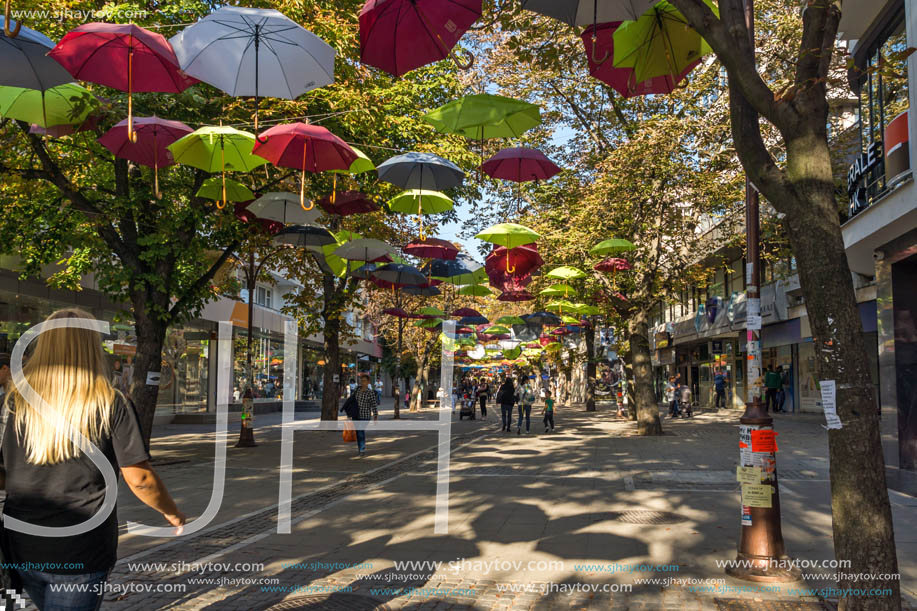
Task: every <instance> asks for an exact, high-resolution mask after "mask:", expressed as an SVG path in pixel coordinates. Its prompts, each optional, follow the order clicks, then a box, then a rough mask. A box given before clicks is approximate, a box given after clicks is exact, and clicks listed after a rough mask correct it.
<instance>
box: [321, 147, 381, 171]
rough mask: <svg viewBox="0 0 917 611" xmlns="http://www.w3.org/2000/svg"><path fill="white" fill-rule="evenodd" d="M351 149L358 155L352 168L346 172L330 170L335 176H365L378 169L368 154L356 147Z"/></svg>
mask: <svg viewBox="0 0 917 611" xmlns="http://www.w3.org/2000/svg"><path fill="white" fill-rule="evenodd" d="M350 149H351V150H352V151H353V152H354V153H356V154H357V158H356V159H355V160H354V161H353V163H351V164H350V167H349V168H347V169H346V170H329V171H330V172H333V173H335V174H363V173H365V172H372V171H373V170H375V169H376V164H374V163H373V162H372V159H370V158H369V157H367V156H366V153H364V152H363V151H361V150H360V149H358V148H357V147H355V146H352V147H350Z"/></svg>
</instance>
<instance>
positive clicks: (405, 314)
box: [382, 308, 416, 318]
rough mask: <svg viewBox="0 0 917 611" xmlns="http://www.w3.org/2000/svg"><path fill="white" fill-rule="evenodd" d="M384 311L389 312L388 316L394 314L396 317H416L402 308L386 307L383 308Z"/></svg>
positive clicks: (384, 312)
mask: <svg viewBox="0 0 917 611" xmlns="http://www.w3.org/2000/svg"><path fill="white" fill-rule="evenodd" d="M382 313H383V314H387V315H388V316H394V317H395V318H416V316H414V315H413V314H410V313H409V312H406V311H405V310H404V309H402V308H385V309H384V310H382Z"/></svg>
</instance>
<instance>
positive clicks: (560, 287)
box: [538, 283, 576, 297]
mask: <svg viewBox="0 0 917 611" xmlns="http://www.w3.org/2000/svg"><path fill="white" fill-rule="evenodd" d="M570 293H576V289H575V288H573V287H572V286H570V285H569V284H563V283H560V284H552V285H551V286H549V287H548V288H546V289H542V290H540V291H538V294H539V295H545V296H546V297H560V296H564V297H566V296H568V295H569V294H570Z"/></svg>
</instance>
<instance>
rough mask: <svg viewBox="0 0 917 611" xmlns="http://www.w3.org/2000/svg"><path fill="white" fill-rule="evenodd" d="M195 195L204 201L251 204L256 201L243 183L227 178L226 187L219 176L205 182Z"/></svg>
mask: <svg viewBox="0 0 917 611" xmlns="http://www.w3.org/2000/svg"><path fill="white" fill-rule="evenodd" d="M195 195H197V196H198V197H203V198H204V199H214V200H218V199H223V201H227V202H250V201H252V200H253V199H255V194H254V193H252V190H251V189H249V188H248V187H246V186H245V185H243V184H242V183H240V182H238V181H235V180H230V179H228V178H227V179H226V184H225V186H224V184H223V182H222V180H220V177H219V176H212V177H210V178H208V179H207V180H205V181H204V184H202V185H201V188H200V189H198V190H197V193H195Z"/></svg>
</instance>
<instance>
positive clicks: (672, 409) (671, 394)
mask: <svg viewBox="0 0 917 611" xmlns="http://www.w3.org/2000/svg"><path fill="white" fill-rule="evenodd" d="M665 400H666V401H667V402H668V404H669V416H670V417H672V418H678V415H679V414H678V387H677V386H676V385H675V376H670V377H669V383H668V384H666V387H665Z"/></svg>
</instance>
